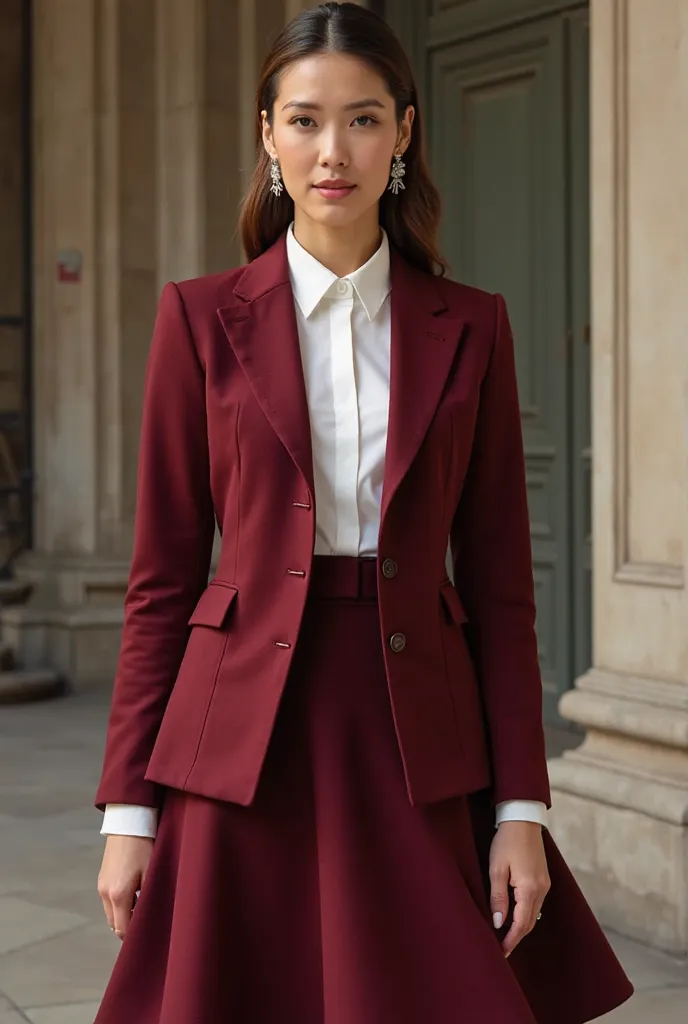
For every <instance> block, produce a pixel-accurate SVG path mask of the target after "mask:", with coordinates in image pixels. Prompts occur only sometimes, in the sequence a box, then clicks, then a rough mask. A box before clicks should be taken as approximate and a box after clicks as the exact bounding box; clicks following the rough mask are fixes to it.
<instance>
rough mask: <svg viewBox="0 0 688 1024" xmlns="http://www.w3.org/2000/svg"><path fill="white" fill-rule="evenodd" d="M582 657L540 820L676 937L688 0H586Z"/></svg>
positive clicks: (681, 858)
mask: <svg viewBox="0 0 688 1024" xmlns="http://www.w3.org/2000/svg"><path fill="white" fill-rule="evenodd" d="M591 13H592V32H591V37H592V54H591V61H592V83H591V85H592V88H591V96H592V110H591V114H592V167H591V174H592V180H591V185H592V190H591V191H592V250H593V251H592V274H591V280H592V288H593V293H592V306H593V331H592V336H593V372H592V378H593V395H592V407H593V453H594V463H593V472H594V502H593V537H594V571H593V579H594V594H593V596H594V665H593V668H592V669H591V670H590V671H589V672H588V673H587V674H586V675H585V676H584V677H583V678H581V679H579V680H578V681H577V684H576V687H575V688H574V689H573V690H572V691H570V692H569V693H567V694H566V695H565V696H564V697H563V699H562V701H561V712H562V714H563V715H564V717H565V718H568V719H569V720H571V721H573V722H576V723H578V724H579V725H582V726H584V727H585V729H586V730H587V731H586V736H585V741H584V743H583V745H582V746H581V747H580V748H579V749H578V750H576V751H574V752H571V753H568V754H566V755H565V756H564V757H563V758H561V759H559V760H555V761H552V762H551V765H550V771H551V779H552V784H553V789H554V809H553V813H552V827H553V829H554V832H555V835H556V838H557V839H558V841H559V843H560V845H561V848H562V850H563V852H564V854H565V855H566V856H567V858H568V860H569V862H570V863H571V865H572V866H573V867H574V868H575V869H576V872H577V875H578V877H579V879H580V880H581V881H582V882H583V884H584V886H585V888H586V891H587V893H588V895H589V897H590V899H591V901H592V903H593V905H594V907H595V909H596V910H597V912H598V914H599V915H600V917H601V919H602V920H603V921H604V922H605V923H606V924H608V925H611V926H612V927H614V928H616V929H618V930H620V931H621V932H624V933H626V934H629V935H634V936H637V937H638V938H640V939H642V940H644V941H647V942H650V943H653V944H656V945H658V946H661V947H664V948H667V949H670V950H674V951H677V952H683V953H686V952H688V597H687V595H686V556H687V553H688V341H687V336H686V323H688V291H687V290H686V238H688V175H686V167H687V166H688V134H687V133H686V131H685V126H686V124H688V3H686V0H665V3H663V4H662V16H661V18H657V16H656V15H657V12H656V11H655V10H654V7H653V6H652V5H648V4H646V3H644V0H593V3H592V8H591Z"/></svg>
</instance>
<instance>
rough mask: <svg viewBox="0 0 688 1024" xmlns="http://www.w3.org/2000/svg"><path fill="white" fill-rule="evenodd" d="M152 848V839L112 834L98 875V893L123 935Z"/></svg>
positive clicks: (112, 924) (112, 925)
mask: <svg viewBox="0 0 688 1024" xmlns="http://www.w3.org/2000/svg"><path fill="white" fill-rule="evenodd" d="M152 851H153V840H152V839H145V838H143V837H140V836H108V839H107V842H106V844H105V853H104V854H103V863H102V866H101V869H100V874H99V876H98V893H99V895H100V898H101V900H102V902H103V910H104V911H105V917H106V919H107V922H108V924H109V925H110V928H111V929H112V930H113V931H114V932H115V934H116V935H117V937H118V938H119V939H123V938H124V936H125V935H126V933H127V929H128V927H129V923H130V921H131V915H132V911H133V909H134V906H135V904H136V899H137V896H138V893H139V892H140V889H141V886H142V885H143V879H144V878H145V875H146V872H147V870H148V864H149V861H150V857H151V853H152Z"/></svg>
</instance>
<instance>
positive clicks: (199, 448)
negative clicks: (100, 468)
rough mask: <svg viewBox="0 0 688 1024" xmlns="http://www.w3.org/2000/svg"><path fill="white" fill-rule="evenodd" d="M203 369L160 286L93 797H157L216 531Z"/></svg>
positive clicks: (170, 288)
mask: <svg viewBox="0 0 688 1024" xmlns="http://www.w3.org/2000/svg"><path fill="white" fill-rule="evenodd" d="M209 461H210V460H209V454H208V436H207V425H206V408H205V374H204V370H203V366H202V364H201V361H200V359H199V356H198V353H197V351H196V348H195V345H194V342H193V339H192V337H191V331H190V327H189V323H188V320H187V316H186V312H185V309H184V306H183V302H182V298H181V295H180V293H179V290H178V288H177V286H176V285H174V284H168V285H166V286H165V288H164V289H163V292H162V295H161V298H160V304H159V308H158V315H157V318H156V322H155V328H154V331H153V339H152V342H151V348H150V353H149V356H148V363H147V370H146V383H145V392H144V404H143V418H142V426H141V443H140V448H139V463H138V487H137V500H136V516H135V529H134V550H133V556H132V562H131V569H130V575H129V585H128V588H127V593H126V597H125V602H124V607H125V615H124V628H123V632H122V643H121V649H120V653H119V659H118V664H117V672H116V676H115V684H114V691H113V698H112V709H111V712H110V718H109V722H108V730H107V739H106V747H105V759H104V765H103V773H102V777H101V781H100V785H99V787H98V791H97V794H96V801H95V802H96V805H97V806H98V807H99V808H100V809H101V810H102V809H103V808H104V807H105V805H106V804H136V805H139V806H145V807H149V808H155V807H157V806H158V805H159V798H158V788H157V786H155V785H154V784H153V783H150V782H146V781H145V779H144V775H145V772H146V769H147V766H148V761H149V758H150V755H151V752H152V750H153V745H154V743H155V739H156V736H157V733H158V729H159V726H160V722H161V719H162V716H163V713H164V711H165V706H166V704H167V700H168V697H169V694H170V691H171V689H172V686H173V685H174V681H175V678H176V675H177V671H178V669H179V665H180V662H181V659H182V656H183V654H184V648H185V645H186V640H187V634H188V629H187V622H188V619H189V616H190V615H191V612H192V610H193V608H194V606H195V604H196V601H197V599H198V597H199V596H200V593H201V591H202V590H203V588H204V587H205V586H206V583H207V580H208V574H209V571H210V558H211V553H212V544H213V536H214V528H215V522H214V511H213V503H212V497H211V493H210V465H209Z"/></svg>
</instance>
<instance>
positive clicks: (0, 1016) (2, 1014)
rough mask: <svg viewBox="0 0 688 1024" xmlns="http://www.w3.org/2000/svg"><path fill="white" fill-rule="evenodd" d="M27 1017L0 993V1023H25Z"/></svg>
mask: <svg viewBox="0 0 688 1024" xmlns="http://www.w3.org/2000/svg"><path fill="white" fill-rule="evenodd" d="M28 1019H29V1018H28V1017H25V1016H24V1014H23V1013H21V1011H20V1010H17V1009H16V1007H14V1006H12V1004H11V1003H10V1001H9V1000H8V999H5V997H4V996H1V995H0V1024H26V1021H27V1020H28ZM91 1024H93V1022H91Z"/></svg>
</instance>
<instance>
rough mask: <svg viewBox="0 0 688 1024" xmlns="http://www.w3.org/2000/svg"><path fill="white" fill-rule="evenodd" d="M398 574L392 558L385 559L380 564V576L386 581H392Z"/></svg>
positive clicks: (397, 567) (397, 568)
mask: <svg viewBox="0 0 688 1024" xmlns="http://www.w3.org/2000/svg"><path fill="white" fill-rule="evenodd" d="M398 572H399V566H398V565H397V563H396V562H395V561H394V559H393V558H385V560H384V562H383V563H382V575H383V576H385V577H386V578H387V579H388V580H393V579H394V577H395V576H396V574H397V573H398Z"/></svg>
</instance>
